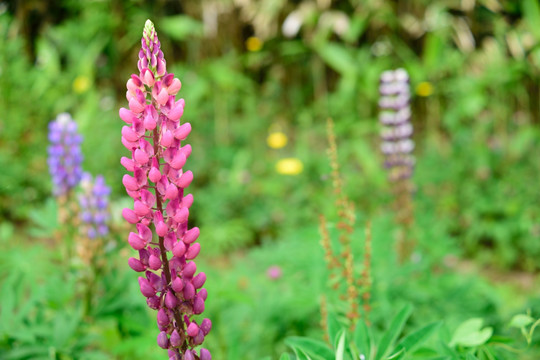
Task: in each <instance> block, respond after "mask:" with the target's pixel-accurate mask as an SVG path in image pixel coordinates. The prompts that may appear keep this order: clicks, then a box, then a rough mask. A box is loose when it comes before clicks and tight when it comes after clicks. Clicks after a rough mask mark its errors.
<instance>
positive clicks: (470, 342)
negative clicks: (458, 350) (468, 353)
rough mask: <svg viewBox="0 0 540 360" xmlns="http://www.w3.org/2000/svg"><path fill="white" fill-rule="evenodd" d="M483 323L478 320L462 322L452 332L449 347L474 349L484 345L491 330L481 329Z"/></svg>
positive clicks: (487, 328) (491, 333) (488, 328)
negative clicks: (457, 346)
mask: <svg viewBox="0 0 540 360" xmlns="http://www.w3.org/2000/svg"><path fill="white" fill-rule="evenodd" d="M483 323H484V321H483V320H482V319H480V318H472V319H469V320H467V321H465V322H463V323H462V324H461V325H460V326H459V327H458V328H457V329H456V331H455V332H454V335H453V336H452V340H451V341H450V346H456V345H459V346H465V347H475V346H480V345H482V344H485V343H486V342H487V341H488V340H489V338H490V337H491V335H493V328H491V327H486V328H484V329H482V325H483Z"/></svg>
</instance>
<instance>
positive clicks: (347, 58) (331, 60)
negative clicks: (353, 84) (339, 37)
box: [315, 43, 358, 76]
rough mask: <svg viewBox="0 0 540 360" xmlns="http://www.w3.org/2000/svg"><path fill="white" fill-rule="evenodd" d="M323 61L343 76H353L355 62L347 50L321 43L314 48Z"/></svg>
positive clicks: (338, 45) (340, 46)
mask: <svg viewBox="0 0 540 360" xmlns="http://www.w3.org/2000/svg"><path fill="white" fill-rule="evenodd" d="M315 51H316V52H317V53H318V54H319V56H320V57H321V58H322V59H323V61H324V62H325V63H326V64H327V65H328V66H330V67H331V68H332V69H334V70H335V71H337V72H338V73H340V74H341V75H343V76H355V74H356V68H357V67H358V65H357V63H356V61H355V60H354V58H353V57H352V56H351V54H350V53H349V51H348V50H347V48H346V47H345V46H343V45H340V44H336V43H323V44H320V45H318V46H316V47H315Z"/></svg>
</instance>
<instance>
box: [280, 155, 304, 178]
mask: <svg viewBox="0 0 540 360" xmlns="http://www.w3.org/2000/svg"><path fill="white" fill-rule="evenodd" d="M303 169H304V164H302V161H300V159H297V158H284V159H281V160H279V161H278V162H277V164H276V171H277V172H278V173H279V174H282V175H298V174H300V173H301V172H302V170H303Z"/></svg>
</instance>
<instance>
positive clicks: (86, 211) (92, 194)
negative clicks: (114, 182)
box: [79, 173, 111, 239]
mask: <svg viewBox="0 0 540 360" xmlns="http://www.w3.org/2000/svg"><path fill="white" fill-rule="evenodd" d="M81 188H82V192H81V193H80V194H79V206H80V208H81V212H80V218H81V222H82V226H83V227H84V231H85V235H86V236H87V237H88V238H89V239H95V238H97V237H104V236H106V235H107V234H108V233H109V227H108V226H107V222H108V221H109V218H110V214H109V194H110V193H111V189H110V188H109V187H108V186H107V185H106V184H105V179H104V178H103V176H102V175H97V176H96V177H95V179H92V175H90V174H89V173H84V174H83V175H82V179H81Z"/></svg>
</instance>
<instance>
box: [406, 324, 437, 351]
mask: <svg viewBox="0 0 540 360" xmlns="http://www.w3.org/2000/svg"><path fill="white" fill-rule="evenodd" d="M441 325H442V322H440V321H437V322H434V323H431V324H428V325H426V326H424V327H423V328H421V329H419V330H416V331H415V332H413V333H411V334H409V335H407V336H405V337H404V338H403V339H402V340H401V341H400V342H399V344H398V349H404V350H405V351H407V352H412V351H414V350H415V349H416V348H417V347H418V346H420V345H421V344H422V343H423V342H424V341H426V340H427V339H428V338H429V337H430V336H431V335H432V334H433V333H434V332H435V330H437V329H438V328H439V327H440V326H441Z"/></svg>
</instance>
